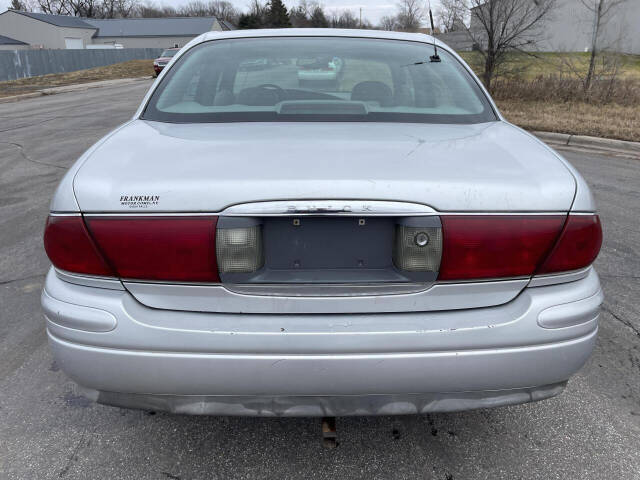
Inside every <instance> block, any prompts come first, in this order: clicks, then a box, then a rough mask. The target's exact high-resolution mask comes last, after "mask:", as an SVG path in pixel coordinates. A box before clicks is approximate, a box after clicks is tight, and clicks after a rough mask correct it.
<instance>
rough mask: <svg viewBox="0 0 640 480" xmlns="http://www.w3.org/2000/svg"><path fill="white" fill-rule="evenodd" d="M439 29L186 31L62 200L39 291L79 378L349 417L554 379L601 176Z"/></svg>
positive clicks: (585, 287)
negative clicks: (504, 100)
mask: <svg viewBox="0 0 640 480" xmlns="http://www.w3.org/2000/svg"><path fill="white" fill-rule="evenodd" d="M432 42H433V39H432V38H431V37H428V36H426V35H421V34H405V33H392V32H382V31H363V30H353V31H349V30H319V29H312V30H305V29H301V30H299V29H282V30H259V31H248V30H244V31H226V32H209V33H206V34H204V35H202V36H200V37H198V38H197V39H195V40H193V41H192V42H190V43H189V44H188V45H187V46H185V47H184V48H183V49H182V50H181V51H180V52H179V53H178V54H177V56H176V58H175V60H174V61H173V62H172V63H171V65H170V66H169V67H168V70H166V71H164V72H163V73H162V75H161V76H160V78H159V79H158V80H157V81H156V82H155V84H154V85H153V86H152V87H151V89H150V91H149V93H148V94H147V96H146V97H145V99H144V101H143V102H142V104H141V105H140V108H139V109H138V111H137V112H136V114H135V116H134V117H133V118H132V119H131V120H130V121H128V122H127V123H125V124H124V125H122V126H121V127H119V128H117V129H116V130H114V131H113V132H111V133H110V134H108V135H107V136H106V137H104V138H103V139H102V140H100V141H99V142H98V143H96V144H95V145H94V146H93V147H91V148H90V149H89V150H88V151H87V152H86V153H85V154H84V155H83V156H82V157H81V158H80V159H78V161H77V162H76V163H75V165H74V166H73V167H72V168H71V169H70V171H69V172H68V173H67V175H66V176H65V177H64V179H63V180H62V182H61V184H60V186H59V188H58V190H57V193H56V194H55V196H54V198H53V201H52V203H51V214H50V216H49V218H48V221H47V226H46V230H45V236H44V244H45V248H46V251H47V254H48V255H49V258H50V259H51V262H52V263H53V266H52V268H51V270H50V272H49V274H48V276H47V279H46V284H45V287H44V291H43V293H42V306H43V309H44V312H45V315H46V319H47V332H48V336H49V342H50V345H51V349H52V350H53V354H54V356H55V358H56V361H57V363H58V364H59V365H60V367H61V368H62V370H64V371H65V372H66V373H67V374H68V375H69V376H70V377H71V378H72V379H73V380H74V381H76V382H77V383H78V384H79V385H80V386H81V390H82V391H83V392H84V393H85V395H87V396H88V397H90V398H92V399H95V400H97V401H98V402H101V403H106V404H111V405H119V406H125V407H136V408H147V409H152V410H167V411H171V412H178V413H191V414H220V415H265V416H268V415H289V416H293V415H305V416H306V415H312V416H313V415H317V416H337V415H375V414H407V413H425V412H434V411H451V410H463V409H470V408H479V407H492V406H499V405H508V404H515V403H522V402H529V401H535V400H541V399H545V398H549V397H551V396H553V395H556V394H558V393H560V392H561V391H562V390H563V388H564V386H565V385H566V383H567V381H568V379H569V378H570V377H571V376H572V375H573V374H574V373H576V372H577V371H578V370H579V369H580V368H581V367H582V365H583V364H584V363H585V361H586V360H587V359H588V358H589V355H590V354H591V351H592V349H593V346H594V343H595V340H596V334H597V330H598V315H599V308H600V304H601V302H602V298H603V297H602V292H601V289H600V283H599V280H598V276H597V274H596V272H595V270H594V269H593V267H592V263H593V261H594V259H595V258H596V256H597V254H598V251H599V249H600V245H601V241H602V232H601V228H600V222H599V219H598V216H597V214H596V210H595V205H594V201H593V198H592V196H591V194H590V192H589V189H588V187H587V185H586V183H585V182H584V180H583V179H582V177H581V176H580V175H579V174H578V172H577V171H576V170H575V169H574V168H573V167H572V166H571V165H570V164H569V163H568V162H567V161H566V160H564V159H563V158H562V157H561V156H560V155H558V154H557V153H556V152H555V151H553V150H552V149H550V148H549V147H547V146H546V145H544V144H543V143H542V142H540V141H538V140H537V139H536V138H534V137H533V136H531V135H530V134H528V133H526V132H524V131H522V130H521V129H519V128H517V127H515V126H513V125H511V124H509V123H508V122H507V121H505V119H504V118H503V117H502V116H501V115H500V113H499V112H498V110H497V108H496V106H495V105H494V103H493V101H492V100H491V98H490V97H489V95H488V93H487V92H486V91H485V89H484V88H483V87H482V85H481V84H480V82H479V81H478V79H477V78H476V76H475V75H474V74H473V73H472V72H471V70H470V69H469V67H468V66H467V65H466V64H465V63H464V62H463V61H462V59H461V58H460V57H459V56H458V55H456V54H455V52H453V51H452V50H450V49H449V48H448V47H447V46H446V45H444V44H441V43H439V42H437V46H438V54H439V56H437V57H436V55H434V46H433V45H432ZM314 57H315V58H317V59H325V58H327V57H330V58H334V57H335V58H339V59H340V60H341V62H342V66H341V67H340V70H341V71H340V75H339V76H337V77H336V78H335V79H334V80H335V82H334V84H333V85H332V86H330V87H327V85H322V86H321V87H320V86H318V87H316V86H315V85H314V84H313V82H309V83H308V84H306V85H304V86H302V85H299V79H300V77H299V75H300V70H299V68H298V63H297V62H298V60H299V59H302V58H304V59H309V58H314ZM256 58H260V59H264V61H261V62H260V68H247V66H248V65H256V63H255V62H256V60H255V59H256ZM243 62H244V63H243ZM334 63H335V62H334ZM242 65H244V67H242Z"/></svg>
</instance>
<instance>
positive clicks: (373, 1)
mask: <svg viewBox="0 0 640 480" xmlns="http://www.w3.org/2000/svg"><path fill="white" fill-rule="evenodd" d="M205 1H206V0H205ZM230 1H231V3H233V4H234V5H235V6H236V7H238V8H240V9H243V10H246V8H247V5H248V2H247V1H246V0H230ZM284 1H285V3H286V5H287V7H289V8H290V7H292V6H295V5H297V3H298V0H284ZM427 2H428V0H425V3H427ZM10 3H11V0H0V12H1V11H4V10H6V9H7V8H8V7H9V4H10ZM155 3H157V4H164V5H173V6H180V5H184V4H186V3H189V0H164V1H163V0H156V1H155ZM320 3H321V4H322V5H323V6H324V8H325V10H326V11H327V12H331V11H333V10H352V11H353V12H354V13H355V14H356V15H358V14H359V13H360V8H362V18H363V19H365V18H366V19H368V20H369V21H370V22H372V23H374V24H376V23H378V21H379V20H380V18H381V17H384V16H385V15H393V14H394V12H395V10H396V0H360V1H357V0H356V1H349V0H322V1H321V2H320ZM438 3H439V0H431V5H432V8H433V9H434V10H435V9H436V7H437V5H438ZM1 33H2V32H0V34H1Z"/></svg>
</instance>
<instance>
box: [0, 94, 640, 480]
mask: <svg viewBox="0 0 640 480" xmlns="http://www.w3.org/2000/svg"><path fill="white" fill-rule="evenodd" d="M148 86H149V83H148V82H139V83H137V84H133V85H127V86H120V87H116V88H100V89H92V90H88V91H85V92H76V93H68V94H60V95H55V96H45V97H41V98H36V99H30V100H24V101H21V102H18V103H5V104H0V478H1V479H5V478H9V479H13V478H16V479H23V478H24V479H47V478H65V479H67V478H69V479H70V478H77V479H88V478H92V479H102V478H108V479H182V480H187V479H204V478H211V479H235V478H243V479H244V478H279V479H292V478H340V479H350V478H366V479H373V478H385V479H387V478H403V479H404V478H407V479H408V478H420V479H429V478H434V479H442V480H453V479H476V478H478V479H484V478H486V479H497V478H505V479H515V478H526V479H533V478H540V479H555V478H558V479H574V478H575V479H577V478H580V479H610V478H615V479H634V478H636V479H637V478H640V300H639V299H640V216H639V211H640V159H632V158H626V157H622V156H612V155H609V156H603V155H601V154H594V153H592V152H586V151H582V152H576V151H565V152H563V153H564V154H565V155H566V156H567V157H568V158H569V159H570V160H571V161H572V162H573V164H574V165H575V166H576V167H577V168H578V169H579V170H580V171H581V172H582V173H583V174H584V175H585V177H586V178H587V181H588V182H589V183H590V185H591V186H592V188H593V191H594V193H595V196H596V200H597V202H598V205H599V209H600V215H601V219H602V222H603V227H604V232H605V242H604V246H603V250H602V252H601V254H600V257H599V259H598V260H597V268H598V271H599V273H600V275H601V279H602V283H603V287H604V290H605V295H606V300H605V304H604V310H603V314H602V316H601V323H600V333H599V338H598V343H597V347H596V351H595V353H594V355H593V357H592V358H591V360H590V361H589V362H588V364H587V365H586V366H585V367H584V369H583V370H582V371H581V372H580V373H579V374H578V375H577V376H576V377H574V379H573V380H572V381H571V382H570V383H569V385H568V387H567V390H566V391H565V393H564V394H562V395H561V396H559V397H556V398H554V399H551V400H547V401H544V402H540V403H536V404H529V405H521V406H515V407H506V408H500V409H493V410H478V411H472V412H463V413H454V414H437V415H435V414H434V415H426V416H406V417H362V418H341V419H338V435H339V441H340V445H339V446H338V448H336V449H332V450H329V449H325V448H323V447H322V445H321V441H320V424H319V420H318V419H312V418H287V419H260V418H224V417H188V416H177V415H168V414H163V413H157V414H152V413H150V412H142V411H129V410H121V409H117V408H112V407H106V406H101V405H96V404H92V403H90V402H88V401H86V400H85V399H84V398H82V397H80V396H78V395H76V393H75V390H74V386H73V384H72V383H71V382H70V381H69V380H68V379H67V378H66V377H65V375H64V374H63V373H62V372H61V371H59V369H58V367H57V366H56V364H55V362H53V359H52V357H51V355H50V353H49V351H48V348H47V344H46V337H45V331H44V321H43V319H42V314H41V311H40V303H39V298H40V291H41V288H42V283H43V280H44V275H45V273H46V271H47V269H48V267H49V262H48V260H47V258H46V256H45V254H44V251H43V248H42V240H41V239H42V230H43V226H44V221H45V218H46V215H47V212H48V203H49V200H50V198H51V195H52V193H53V191H54V189H55V187H56V185H57V183H58V181H59V179H60V178H61V177H62V175H63V174H64V172H65V170H66V169H67V168H68V167H69V166H70V165H71V164H72V163H73V161H74V160H75V159H76V158H77V157H78V156H79V155H80V154H81V153H82V152H83V151H84V150H85V149H86V148H87V147H89V146H90V145H91V144H92V143H94V142H95V141H96V140H98V139H99V138H100V137H101V136H103V135H104V134H105V133H107V132H108V131H109V130H111V129H112V128H113V127H115V126H117V125H118V124H120V123H122V122H124V121H125V120H127V118H128V117H130V115H132V114H133V112H134V110H135V108H136V106H137V104H138V102H139V101H140V99H141V98H142V96H143V94H144V92H145V91H146V89H147V88H148Z"/></svg>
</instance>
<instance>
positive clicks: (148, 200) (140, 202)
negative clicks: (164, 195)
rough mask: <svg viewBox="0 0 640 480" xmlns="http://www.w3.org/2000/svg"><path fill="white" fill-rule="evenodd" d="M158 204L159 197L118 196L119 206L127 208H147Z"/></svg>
mask: <svg viewBox="0 0 640 480" xmlns="http://www.w3.org/2000/svg"><path fill="white" fill-rule="evenodd" d="M158 203H160V195H120V205H122V206H123V207H128V208H149V207H152V206H154V205H158Z"/></svg>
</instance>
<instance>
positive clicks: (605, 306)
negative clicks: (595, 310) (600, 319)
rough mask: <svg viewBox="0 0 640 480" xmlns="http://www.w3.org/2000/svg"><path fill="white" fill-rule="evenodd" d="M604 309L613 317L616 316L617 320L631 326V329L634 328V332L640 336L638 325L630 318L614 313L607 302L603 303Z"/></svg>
mask: <svg viewBox="0 0 640 480" xmlns="http://www.w3.org/2000/svg"><path fill="white" fill-rule="evenodd" d="M602 309H603V310H604V311H605V312H607V313H608V314H610V315H611V316H612V317H613V318H615V319H616V320H617V321H619V322H620V323H622V324H623V325H626V326H627V327H629V328H630V329H631V330H633V332H634V333H635V334H636V335H637V336H638V337H640V329H638V327H636V326H635V325H633V324H632V323H631V322H630V321H629V320H625V319H624V318H622V317H620V316H618V315H616V314H615V313H613V311H612V310H611V309H610V308H609V307H608V306H607V305H605V304H602Z"/></svg>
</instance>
